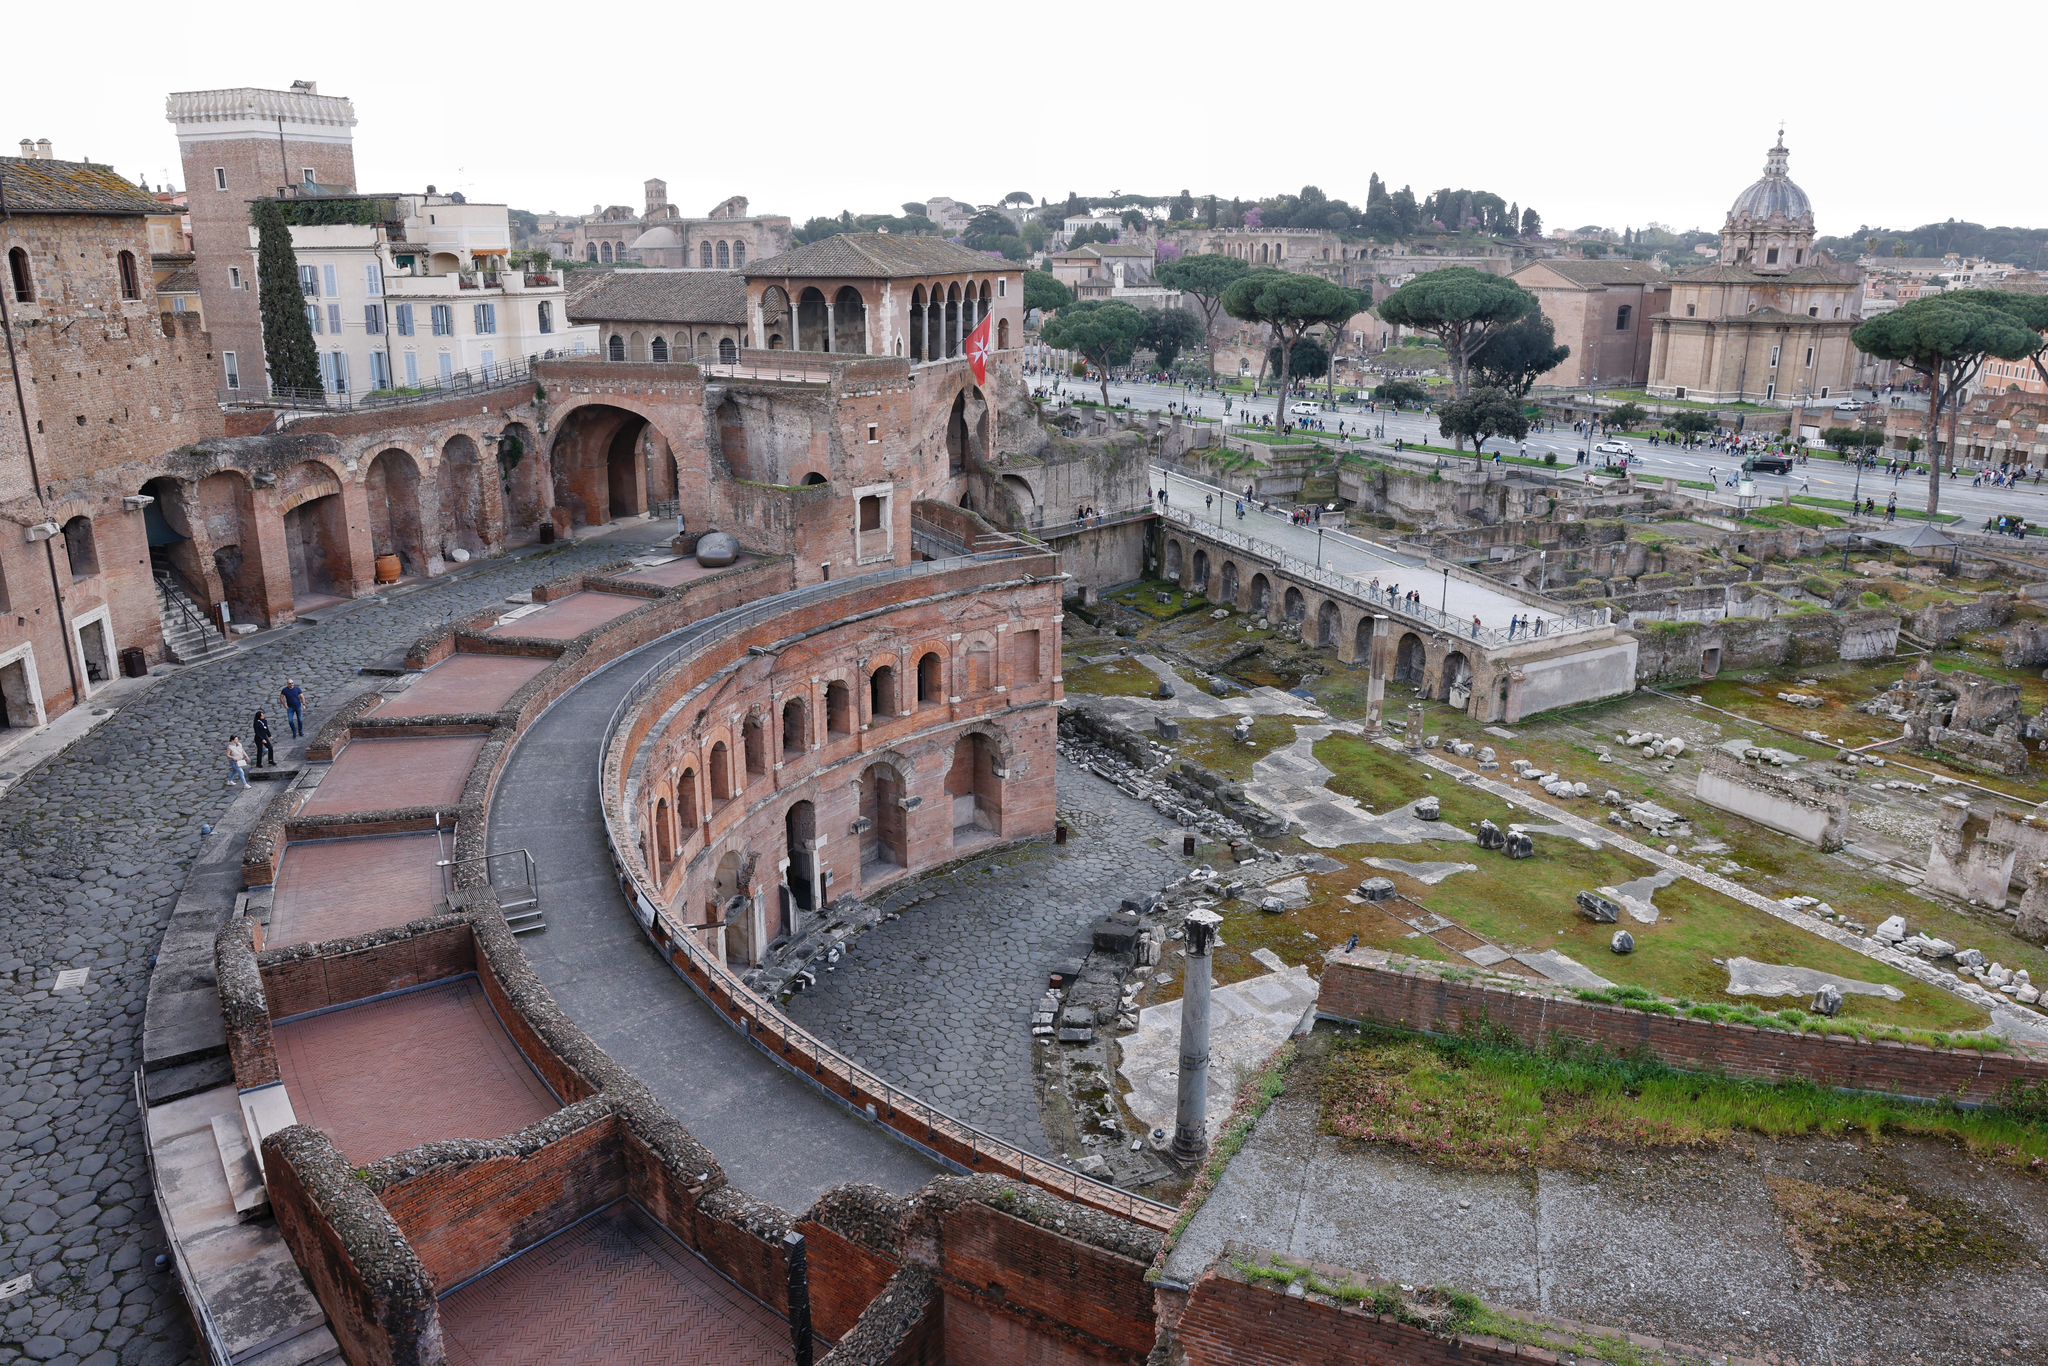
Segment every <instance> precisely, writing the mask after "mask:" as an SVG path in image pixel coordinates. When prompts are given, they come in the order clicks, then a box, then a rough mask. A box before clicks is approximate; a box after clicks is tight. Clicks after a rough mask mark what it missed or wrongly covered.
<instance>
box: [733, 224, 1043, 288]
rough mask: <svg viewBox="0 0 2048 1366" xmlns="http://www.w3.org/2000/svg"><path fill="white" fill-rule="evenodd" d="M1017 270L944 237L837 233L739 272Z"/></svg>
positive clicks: (858, 274)
mask: <svg viewBox="0 0 2048 1366" xmlns="http://www.w3.org/2000/svg"><path fill="white" fill-rule="evenodd" d="M1022 269H1023V267H1022V266H1020V265H1017V264H1016V263H1015V262H1012V261H1005V260H1003V259H1002V258H1001V257H997V256H989V255H986V254H985V253H982V252H978V251H971V250H969V249H968V248H966V247H963V246H960V245H959V244H957V243H954V242H948V241H947V240H946V239H945V238H943V237H906V236H898V235H896V234H893V233H840V234H839V235H837V236H835V237H827V238H825V239H824V240H823V241H819V242H812V243H810V244H809V245H807V246H801V247H797V248H795V249H793V250H791V251H785V252H783V253H782V254H781V255H779V256H770V257H766V258H764V259H762V260H759V261H755V262H753V263H752V264H750V265H748V267H747V268H746V270H745V271H744V272H743V273H744V274H745V275H746V277H747V278H748V279H750V280H757V279H762V278H764V277H765V278H781V277H785V276H821V277H822V276H836V277H839V278H842V279H854V280H884V279H894V278H898V277H905V276H914V275H966V274H970V273H977V272H985V271H992V270H1022Z"/></svg>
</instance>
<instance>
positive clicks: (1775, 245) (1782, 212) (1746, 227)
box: [1721, 128, 1813, 274]
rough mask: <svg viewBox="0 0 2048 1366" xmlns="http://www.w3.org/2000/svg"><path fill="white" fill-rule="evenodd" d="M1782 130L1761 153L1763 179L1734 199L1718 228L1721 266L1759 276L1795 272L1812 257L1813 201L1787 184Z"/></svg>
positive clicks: (1787, 154)
mask: <svg viewBox="0 0 2048 1366" xmlns="http://www.w3.org/2000/svg"><path fill="white" fill-rule="evenodd" d="M1790 156H1791V153H1790V152H1789V151H1787V150H1786V147H1785V130H1784V129H1782V128H1780V129H1779V130H1778V141H1777V144H1776V145H1775V146H1773V147H1772V148H1770V150H1768V151H1767V152H1765V153H1764V174H1763V179H1761V180H1759V181H1757V182H1756V183H1755V184H1753V185H1751V186H1750V187H1749V188H1748V189H1746V190H1744V191H1743V192H1742V193H1741V194H1739V195H1737V196H1735V202H1734V203H1733V204H1731V205H1729V207H1728V221H1727V222H1726V223H1725V224H1723V225H1722V228H1721V264H1723V265H1727V266H1747V267H1748V268H1749V269H1751V270H1754V271H1757V272H1759V273H1762V274H1778V273H1783V272H1786V271H1791V270H1795V269H1797V268H1798V267H1800V266H1803V265H1806V264H1808V263H1809V262H1810V261H1811V260H1812V258H1813V202H1812V201H1811V200H1809V199H1808V198H1807V197H1806V191H1804V190H1802V189H1800V188H1799V187H1798V186H1797V185H1795V184H1793V183H1792V177H1791V176H1790V175H1788V174H1786V169H1785V163H1786V160H1787V158H1788V157H1790Z"/></svg>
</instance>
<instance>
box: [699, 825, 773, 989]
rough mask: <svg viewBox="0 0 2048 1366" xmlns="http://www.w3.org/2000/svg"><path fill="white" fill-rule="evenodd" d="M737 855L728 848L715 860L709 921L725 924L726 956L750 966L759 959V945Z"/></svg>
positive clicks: (727, 959)
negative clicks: (716, 863)
mask: <svg viewBox="0 0 2048 1366" xmlns="http://www.w3.org/2000/svg"><path fill="white" fill-rule="evenodd" d="M740 871H741V863H740V854H739V851H738V850H737V849H728V850H726V851H725V853H724V854H723V855H722V856H721V857H720V858H719V860H718V868H717V871H716V873H715V875H714V877H713V879H712V883H711V905H710V906H709V907H708V908H707V909H708V910H709V911H710V913H711V923H712V924H714V925H723V926H725V959H726V961H727V962H728V963H733V962H737V963H742V964H745V965H746V966H748V967H752V966H753V965H754V964H755V963H758V962H759V961H760V946H759V945H758V944H756V943H755V942H754V914H753V911H754V907H753V901H752V898H750V897H749V896H748V895H747V888H746V886H745V884H744V883H743V882H741V880H740Z"/></svg>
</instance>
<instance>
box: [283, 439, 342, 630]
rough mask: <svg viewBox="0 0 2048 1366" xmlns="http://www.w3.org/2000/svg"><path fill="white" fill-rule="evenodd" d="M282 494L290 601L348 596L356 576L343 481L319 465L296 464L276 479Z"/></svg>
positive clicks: (308, 463) (325, 467) (317, 462)
mask: <svg viewBox="0 0 2048 1366" xmlns="http://www.w3.org/2000/svg"><path fill="white" fill-rule="evenodd" d="M278 485H279V487H280V488H281V489H283V490H284V492H283V496H282V497H281V498H280V499H279V502H280V503H281V504H282V505H283V507H284V510H285V512H284V541H285V556H286V558H287V559H288V560H289V561H290V564H291V578H292V599H293V601H294V602H298V603H304V602H306V601H307V600H309V599H313V598H321V597H346V596H348V594H349V593H350V592H351V591H352V585H353V583H354V581H355V572H354V568H353V565H352V563H351V557H350V555H349V545H348V510H347V509H346V508H345V507H344V506H343V505H342V498H341V480H339V479H337V478H335V475H334V471H332V470H330V469H328V468H327V466H325V465H323V464H321V463H320V462H319V461H317V460H308V461H306V462H305V463H304V464H301V465H296V466H294V467H293V468H292V469H290V470H288V471H286V472H285V474H284V475H283V476H282V477H281V478H280V479H279V480H278Z"/></svg>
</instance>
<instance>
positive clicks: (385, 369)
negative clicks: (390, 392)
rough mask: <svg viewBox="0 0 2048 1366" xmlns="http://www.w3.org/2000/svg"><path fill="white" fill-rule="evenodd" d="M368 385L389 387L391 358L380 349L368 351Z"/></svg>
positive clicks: (382, 387) (373, 387)
mask: <svg viewBox="0 0 2048 1366" xmlns="http://www.w3.org/2000/svg"><path fill="white" fill-rule="evenodd" d="M370 387H371V388H372V389H389V388H390V387H391V360H390V358H389V357H388V356H386V355H385V354H384V353H383V352H382V351H372V352H371V353H370Z"/></svg>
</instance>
